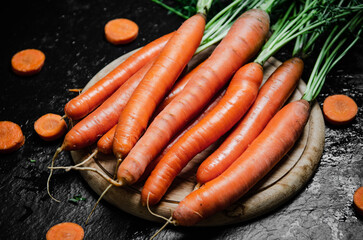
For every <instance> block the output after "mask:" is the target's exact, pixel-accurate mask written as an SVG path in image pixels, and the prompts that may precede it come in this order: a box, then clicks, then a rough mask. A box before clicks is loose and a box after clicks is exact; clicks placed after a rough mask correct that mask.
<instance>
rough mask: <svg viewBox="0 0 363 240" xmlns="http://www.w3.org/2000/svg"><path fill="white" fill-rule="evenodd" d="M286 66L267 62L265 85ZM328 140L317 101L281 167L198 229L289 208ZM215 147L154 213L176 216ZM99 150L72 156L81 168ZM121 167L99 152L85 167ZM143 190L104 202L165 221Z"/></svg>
mask: <svg viewBox="0 0 363 240" xmlns="http://www.w3.org/2000/svg"><path fill="white" fill-rule="evenodd" d="M211 50H212V49H209V51H206V52H204V53H201V54H198V55H197V56H196V57H194V58H193V59H192V61H191V62H190V64H189V65H190V68H193V66H195V65H196V64H198V63H199V62H200V61H201V60H203V59H204V58H205V57H206V56H208V54H209V52H210V51H211ZM135 51H136V50H135ZM133 52H134V51H133ZM133 52H130V53H128V54H125V55H123V56H121V57H119V58H118V59H116V60H114V61H113V62H111V63H110V64H109V65H107V66H106V67H105V68H103V69H102V70H101V71H100V72H99V73H97V74H96V75H95V76H94V77H93V78H92V79H91V81H90V82H89V83H88V84H87V85H86V87H85V89H87V88H89V87H90V86H92V85H93V84H94V83H95V82H97V81H98V80H100V79H101V78H102V77H103V76H105V75H106V74H107V73H108V72H110V71H111V70H112V69H114V68H115V67H116V66H117V65H119V64H120V63H121V62H122V61H124V60H125V59H126V58H127V57H128V56H130V55H131V54H132V53H133ZM280 64H281V62H279V61H278V60H276V59H275V58H271V59H269V60H268V61H267V62H266V64H265V66H264V69H265V76H264V81H265V80H266V79H267V77H268V76H269V75H270V74H271V73H272V72H273V71H274V70H275V69H276V68H277V67H278V66H279V65H280ZM305 87H306V85H305V83H304V82H303V81H302V80H300V82H299V85H298V87H297V89H296V91H295V92H294V93H293V95H292V96H291V98H290V101H293V100H296V99H299V98H301V96H302V93H303V91H304V90H305ZM324 138H325V125H324V119H323V116H322V112H321V110H320V107H319V105H318V103H317V102H315V103H314V104H313V107H312V111H311V116H310V118H309V121H308V124H307V125H306V127H305V130H304V133H303V134H302V136H301V138H300V140H299V141H298V142H297V143H296V144H295V146H294V148H293V149H292V150H291V151H290V152H289V153H288V154H287V156H286V157H285V158H284V159H282V160H281V161H280V163H279V164H277V165H276V166H275V167H274V169H273V170H272V171H271V172H270V173H269V174H268V175H267V176H265V177H264V178H263V179H262V180H261V181H260V182H259V183H258V184H257V185H256V186H255V187H254V188H253V189H251V190H250V191H249V193H248V194H247V195H245V196H244V197H242V198H241V199H240V200H239V201H238V202H236V203H234V204H233V205H232V206H230V207H229V208H228V209H226V210H224V211H221V212H219V213H217V214H215V215H214V216H212V217H210V218H208V219H206V220H204V221H202V222H200V223H199V224H198V226H218V225H226V224H232V223H238V222H243V221H246V220H249V219H252V218H255V217H257V216H261V215H263V214H267V213H268V212H270V211H271V210H273V209H275V208H277V207H279V206H281V205H282V204H284V203H285V202H286V201H287V200H289V199H290V198H291V197H292V196H294V195H295V194H297V193H298V192H299V191H300V190H301V189H302V188H303V187H304V186H305V185H306V183H307V182H308V181H309V179H310V178H311V177H312V175H313V174H314V172H315V170H316V168H317V166H318V164H319V161H320V157H321V155H322V152H323V148H324ZM215 145H216V144H215ZM215 145H212V146H210V147H209V148H208V149H206V150H205V151H203V152H202V153H200V154H199V155H197V156H196V157H195V158H194V159H193V160H192V161H191V162H190V163H189V164H188V165H187V167H186V168H185V169H184V170H183V171H182V172H181V173H180V174H179V176H178V177H177V178H176V179H175V181H174V183H173V184H172V186H171V187H170V189H169V191H168V192H167V194H166V195H165V197H164V198H163V200H162V201H161V202H160V203H159V204H158V205H157V206H153V207H152V211H153V212H155V213H157V214H159V215H163V216H165V217H167V218H169V217H170V216H171V212H172V211H173V210H174V209H175V208H176V206H177V204H178V202H179V201H181V200H182V199H183V198H184V197H185V196H186V195H188V194H189V193H190V192H191V191H192V190H193V189H194V187H195V184H196V179H195V173H196V170H197V167H198V165H199V164H200V163H201V161H203V159H205V158H206V156H208V155H209V154H210V153H211V152H212V151H213V149H215V147H216V146H215ZM93 150H94V147H93V148H88V149H83V150H80V151H72V152H71V155H72V158H73V160H74V162H75V163H76V164H77V163H79V162H81V161H82V160H83V159H85V158H87V157H88V156H89V155H90V153H91V152H92V151H93ZM115 164H116V158H114V157H113V156H108V155H102V154H98V156H97V157H96V158H94V159H92V160H91V161H90V162H89V163H87V164H86V165H85V166H87V167H94V168H97V169H100V170H102V171H104V172H106V173H107V174H110V175H111V173H114V168H115ZM81 175H82V177H83V178H84V179H85V180H86V181H87V183H88V184H89V186H90V187H91V188H92V189H93V190H94V191H95V192H96V193H97V194H99V195H100V194H101V193H102V192H103V191H104V190H105V189H106V187H107V186H108V185H109V183H108V182H107V181H105V180H104V179H103V178H101V177H100V176H99V175H97V174H96V173H94V172H88V171H87V172H86V171H81ZM141 189H142V183H141V184H137V185H135V186H128V187H119V188H118V187H112V188H111V189H110V190H109V191H108V193H107V194H106V195H105V196H104V199H105V200H106V201H108V202H109V203H111V204H113V205H114V206H116V207H118V208H119V209H121V210H123V211H125V212H128V213H130V214H132V215H134V216H137V217H140V218H143V219H146V220H150V221H163V220H161V219H160V218H156V217H154V216H152V215H151V214H150V213H149V212H148V210H147V209H146V207H144V206H142V205H141V203H140V193H141Z"/></svg>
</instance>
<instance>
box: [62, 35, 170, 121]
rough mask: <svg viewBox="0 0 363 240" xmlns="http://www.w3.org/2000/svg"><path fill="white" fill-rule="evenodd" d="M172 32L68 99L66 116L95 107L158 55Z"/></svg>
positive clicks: (75, 116) (82, 113) (82, 114)
mask: <svg viewBox="0 0 363 240" xmlns="http://www.w3.org/2000/svg"><path fill="white" fill-rule="evenodd" d="M173 34H174V33H169V34H166V35H164V36H162V37H160V38H158V39H156V40H154V41H152V42H151V43H149V44H147V45H145V46H144V47H143V48H141V49H140V50H138V51H137V52H135V53H134V54H132V55H131V56H130V57H129V58H127V59H126V60H125V61H124V62H122V63H121V64H120V65H118V66H117V67H116V68H115V69H113V70H112V71H111V72H110V73H108V74H107V75H106V76H105V77H103V78H102V79H101V80H99V81H98V82H97V83H96V84H94V85H93V86H92V87H90V88H89V89H87V90H86V91H84V92H82V94H80V95H78V96H77V97H75V98H73V99H72V100H70V101H69V102H68V103H67V104H66V106H65V107H64V112H65V114H66V116H67V117H69V118H70V119H72V120H79V119H81V118H83V117H85V116H86V115H87V114H89V113H90V112H91V111H93V110H94V109H95V108H97V107H98V106H99V105H100V104H101V103H102V102H104V101H105V100H106V99H107V98H108V97H109V96H111V95H112V94H113V93H114V92H115V91H116V90H117V89H118V88H119V87H120V86H121V85H122V84H123V83H124V82H126V81H127V79H129V78H130V77H131V76H132V75H134V74H135V73H136V72H137V71H138V70H139V69H141V68H142V67H143V66H144V65H145V64H147V63H148V62H149V61H151V60H152V59H154V58H155V57H156V56H158V55H159V53H160V51H161V50H162V49H163V48H164V46H165V44H166V43H167V42H168V41H169V39H170V37H171V36H173Z"/></svg>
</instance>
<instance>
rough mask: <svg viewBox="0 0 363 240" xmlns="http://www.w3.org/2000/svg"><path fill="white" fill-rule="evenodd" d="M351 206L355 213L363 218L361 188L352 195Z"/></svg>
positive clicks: (362, 190)
mask: <svg viewBox="0 0 363 240" xmlns="http://www.w3.org/2000/svg"><path fill="white" fill-rule="evenodd" d="M353 204H354V208H355V210H356V212H357V213H358V214H360V215H361V216H363V187H360V188H358V189H357V190H356V191H355V193H354V195H353Z"/></svg>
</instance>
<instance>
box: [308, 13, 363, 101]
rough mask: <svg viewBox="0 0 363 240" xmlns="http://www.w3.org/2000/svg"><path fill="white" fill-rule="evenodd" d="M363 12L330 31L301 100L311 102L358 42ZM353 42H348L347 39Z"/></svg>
mask: <svg viewBox="0 0 363 240" xmlns="http://www.w3.org/2000/svg"><path fill="white" fill-rule="evenodd" d="M362 22H363V12H362V11H360V12H358V13H356V14H355V15H354V16H353V17H352V18H351V19H350V20H349V21H348V22H344V23H340V24H337V25H335V26H334V27H333V29H332V30H331V31H330V33H329V35H328V37H327V38H326V39H325V42H324V45H323V47H322V49H321V50H320V53H319V56H318V57H317V60H316V62H315V65H314V68H313V70H312V72H311V74H310V77H309V80H308V84H307V87H306V90H305V93H304V95H303V97H302V98H303V99H305V100H307V101H309V102H311V101H313V100H314V99H315V98H316V97H317V96H318V94H319V92H320V90H321V88H322V87H323V84H324V82H325V79H326V76H327V74H328V73H329V71H330V70H331V69H332V68H333V67H334V66H335V65H336V64H337V63H338V62H339V60H340V59H341V58H342V57H343V56H344V55H345V54H346V53H347V52H348V51H349V49H350V48H352V47H353V45H354V44H355V43H356V42H357V41H358V40H359V38H360V34H361V32H362ZM352 35H353V40H351V42H349V39H351V38H352Z"/></svg>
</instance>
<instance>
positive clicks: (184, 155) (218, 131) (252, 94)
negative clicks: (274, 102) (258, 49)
mask: <svg viewBox="0 0 363 240" xmlns="http://www.w3.org/2000/svg"><path fill="white" fill-rule="evenodd" d="M262 78H263V69H262V66H261V65H259V64H258V63H254V62H252V63H249V64H246V65H245V66H243V67H242V68H240V69H239V70H238V71H237V72H236V74H235V75H234V77H233V79H232V81H231V83H230V84H229V86H228V88H227V91H226V94H225V95H224V96H223V98H222V99H221V101H220V102H219V104H218V105H217V106H216V107H215V108H214V109H213V110H212V111H211V112H210V113H209V114H208V115H206V116H205V117H204V118H203V119H202V120H201V121H200V122H199V123H198V124H197V125H195V126H194V127H193V128H192V129H190V130H189V131H188V132H186V133H185V134H184V135H183V136H182V137H181V138H180V139H179V140H178V142H176V143H175V144H174V146H173V147H172V148H171V149H170V150H169V151H168V152H167V153H166V154H165V156H164V157H163V159H161V160H160V162H159V163H158V165H157V166H156V167H155V169H154V171H153V172H152V173H151V175H150V177H149V178H148V179H147V181H146V183H145V185H144V187H143V189H142V192H141V199H142V202H143V203H144V204H145V203H146V201H147V199H148V200H149V204H150V205H155V204H156V203H158V202H159V201H160V199H161V198H162V196H164V194H165V192H166V191H167V189H168V188H169V186H170V185H171V183H172V181H173V180H174V178H175V177H176V176H177V175H178V174H179V173H180V172H181V170H182V169H183V168H184V167H185V166H186V165H187V163H188V162H189V161H190V160H191V159H193V157H194V156H196V155H197V154H198V153H200V152H201V151H203V150H204V149H206V148H207V147H209V146H210V145H211V144H212V143H213V142H215V141H216V140H218V139H219V138H220V137H221V136H223V135H224V134H225V133H226V132H227V131H228V130H230V129H231V128H232V127H233V126H234V125H235V124H236V123H237V122H238V121H239V120H240V119H241V117H242V116H243V115H244V114H245V113H246V112H247V110H248V109H249V107H250V106H251V105H252V103H253V102H254V101H255V99H256V96H257V93H258V89H259V87H260V85H261V82H262Z"/></svg>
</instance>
